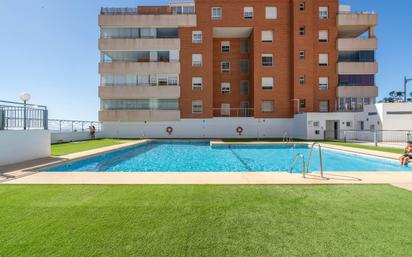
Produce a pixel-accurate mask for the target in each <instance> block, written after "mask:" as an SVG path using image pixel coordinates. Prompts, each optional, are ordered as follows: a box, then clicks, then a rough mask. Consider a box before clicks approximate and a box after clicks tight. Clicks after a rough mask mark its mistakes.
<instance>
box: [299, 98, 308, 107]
mask: <svg viewBox="0 0 412 257" xmlns="http://www.w3.org/2000/svg"><path fill="white" fill-rule="evenodd" d="M299 108H306V100H305V99H300V100H299Z"/></svg>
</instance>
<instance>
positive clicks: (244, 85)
mask: <svg viewBox="0 0 412 257" xmlns="http://www.w3.org/2000/svg"><path fill="white" fill-rule="evenodd" d="M240 95H241V96H248V95H249V80H242V81H240Z"/></svg>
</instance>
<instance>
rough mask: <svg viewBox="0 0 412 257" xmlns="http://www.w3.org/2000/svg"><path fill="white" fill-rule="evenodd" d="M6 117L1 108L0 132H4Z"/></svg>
mask: <svg viewBox="0 0 412 257" xmlns="http://www.w3.org/2000/svg"><path fill="white" fill-rule="evenodd" d="M5 121H6V115H5V111H4V109H3V108H1V109H0V130H4V128H5V127H6V122H5Z"/></svg>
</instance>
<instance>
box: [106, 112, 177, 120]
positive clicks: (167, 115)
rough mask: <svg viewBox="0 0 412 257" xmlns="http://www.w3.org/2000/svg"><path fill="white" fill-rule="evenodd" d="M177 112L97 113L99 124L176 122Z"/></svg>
mask: <svg viewBox="0 0 412 257" xmlns="http://www.w3.org/2000/svg"><path fill="white" fill-rule="evenodd" d="M178 120H180V111H179V110H133V111H127V110H120V111H99V121H101V122H134V121H178Z"/></svg>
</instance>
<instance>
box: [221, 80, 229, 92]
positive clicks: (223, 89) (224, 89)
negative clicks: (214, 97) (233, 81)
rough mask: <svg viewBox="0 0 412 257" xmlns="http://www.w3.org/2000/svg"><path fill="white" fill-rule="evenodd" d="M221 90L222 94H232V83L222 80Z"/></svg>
mask: <svg viewBox="0 0 412 257" xmlns="http://www.w3.org/2000/svg"><path fill="white" fill-rule="evenodd" d="M221 92H222V94H230V83H228V82H222V84H221Z"/></svg>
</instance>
